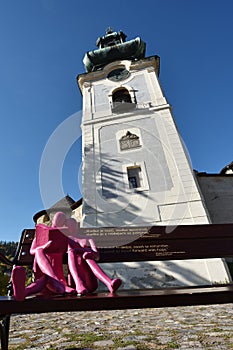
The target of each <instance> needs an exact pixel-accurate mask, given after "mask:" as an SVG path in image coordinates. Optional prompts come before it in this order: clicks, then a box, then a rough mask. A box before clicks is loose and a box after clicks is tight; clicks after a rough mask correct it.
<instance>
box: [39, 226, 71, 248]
mask: <svg viewBox="0 0 233 350" xmlns="http://www.w3.org/2000/svg"><path fill="white" fill-rule="evenodd" d="M68 234H69V232H68V229H67V228H65V227H60V228H53V227H48V226H46V225H43V224H37V225H36V245H37V247H40V246H42V245H44V244H46V243H47V242H48V241H52V244H51V245H50V246H49V248H48V249H47V251H48V252H50V253H65V252H66V251H67V242H68V237H67V236H68Z"/></svg>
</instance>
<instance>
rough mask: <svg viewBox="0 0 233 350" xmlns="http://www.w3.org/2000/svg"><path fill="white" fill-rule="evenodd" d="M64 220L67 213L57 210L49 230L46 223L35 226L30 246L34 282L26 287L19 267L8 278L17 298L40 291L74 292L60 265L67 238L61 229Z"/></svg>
mask: <svg viewBox="0 0 233 350" xmlns="http://www.w3.org/2000/svg"><path fill="white" fill-rule="evenodd" d="M65 222H66V215H65V214H64V213H62V212H58V213H56V214H55V216H54V218H53V222H52V229H51V230H50V228H49V227H48V226H46V225H42V224H39V225H37V226H36V237H35V238H34V240H33V242H32V246H31V249H30V253H31V254H32V255H34V264H33V270H34V275H35V282H33V283H32V284H30V285H29V286H27V287H26V288H25V281H26V271H25V269H24V268H23V267H22V266H15V267H14V268H13V270H12V276H11V280H12V284H13V291H14V297H15V299H16V300H24V299H25V297H26V296H28V295H32V294H35V293H39V292H42V291H43V293H45V294H46V293H51V292H53V293H59V294H61V293H62V294H63V293H65V292H66V293H72V292H74V289H72V288H70V287H68V286H67V283H66V279H65V277H64V274H63V267H62V258H63V254H64V253H65V252H66V251H67V241H68V240H67V236H65V235H64V234H62V233H61V232H60V230H63V228H64V224H65ZM56 228H59V231H58V230H54V229H56ZM66 230H67V228H66Z"/></svg>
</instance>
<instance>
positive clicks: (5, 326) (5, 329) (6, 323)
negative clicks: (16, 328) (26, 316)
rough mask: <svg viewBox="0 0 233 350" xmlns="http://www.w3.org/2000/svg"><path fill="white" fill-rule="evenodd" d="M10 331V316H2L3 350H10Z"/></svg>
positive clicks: (0, 330)
mask: <svg viewBox="0 0 233 350" xmlns="http://www.w3.org/2000/svg"><path fill="white" fill-rule="evenodd" d="M9 329H10V315H6V316H2V317H1V318H0V336H1V349H2V350H8V341H9Z"/></svg>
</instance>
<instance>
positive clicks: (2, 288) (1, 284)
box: [0, 265, 10, 295]
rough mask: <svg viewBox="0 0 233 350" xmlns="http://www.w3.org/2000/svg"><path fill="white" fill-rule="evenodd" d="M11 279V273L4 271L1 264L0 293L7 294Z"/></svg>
mask: <svg viewBox="0 0 233 350" xmlns="http://www.w3.org/2000/svg"><path fill="white" fill-rule="evenodd" d="M9 280H10V277H9V275H8V274H7V273H5V272H3V267H2V266H1V265H0V295H7V285H8V283H9Z"/></svg>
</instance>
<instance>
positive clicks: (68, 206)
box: [33, 195, 82, 222]
mask: <svg viewBox="0 0 233 350" xmlns="http://www.w3.org/2000/svg"><path fill="white" fill-rule="evenodd" d="M81 204H82V198H81V199H79V200H78V201H76V202H75V201H74V200H73V198H71V197H70V196H69V195H67V196H65V197H63V198H62V199H60V200H59V201H58V202H56V203H55V204H53V205H52V206H51V207H50V208H48V209H44V210H41V211H39V212H37V213H36V214H34V216H33V220H34V222H37V220H38V219H39V218H40V217H41V216H42V215H45V214H48V215H49V214H51V213H55V212H57V211H63V212H65V213H69V212H71V211H72V210H74V209H76V208H78V207H79V206H80V205H81Z"/></svg>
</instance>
